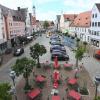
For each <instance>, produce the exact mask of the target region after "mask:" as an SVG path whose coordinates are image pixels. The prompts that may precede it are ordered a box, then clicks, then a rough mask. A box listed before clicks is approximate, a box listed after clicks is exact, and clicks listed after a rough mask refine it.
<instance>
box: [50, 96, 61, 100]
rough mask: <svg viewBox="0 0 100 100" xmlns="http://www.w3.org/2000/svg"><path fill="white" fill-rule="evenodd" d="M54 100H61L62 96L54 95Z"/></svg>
mask: <svg viewBox="0 0 100 100" xmlns="http://www.w3.org/2000/svg"><path fill="white" fill-rule="evenodd" d="M52 100H60V96H59V95H56V96H55V95H53V96H52Z"/></svg>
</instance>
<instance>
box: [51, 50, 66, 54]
mask: <svg viewBox="0 0 100 100" xmlns="http://www.w3.org/2000/svg"><path fill="white" fill-rule="evenodd" d="M53 52H60V53H62V54H64V55H66V54H67V53H66V51H62V50H57V49H55V50H52V53H53Z"/></svg>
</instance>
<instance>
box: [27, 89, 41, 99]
mask: <svg viewBox="0 0 100 100" xmlns="http://www.w3.org/2000/svg"><path fill="white" fill-rule="evenodd" d="M40 93H41V91H40V90H39V89H34V90H32V91H31V92H29V93H27V95H28V97H30V98H31V99H32V100H33V99H34V98H36V97H37V96H38V95H39V94H40Z"/></svg>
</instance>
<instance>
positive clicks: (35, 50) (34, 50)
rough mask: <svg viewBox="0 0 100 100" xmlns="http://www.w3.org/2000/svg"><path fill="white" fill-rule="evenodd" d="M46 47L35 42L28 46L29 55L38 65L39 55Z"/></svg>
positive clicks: (44, 51)
mask: <svg viewBox="0 0 100 100" xmlns="http://www.w3.org/2000/svg"><path fill="white" fill-rule="evenodd" d="M46 52H47V51H46V48H45V46H44V45H40V44H39V43H36V44H35V45H33V46H31V47H30V55H31V57H32V58H33V59H35V60H37V62H38V65H39V56H42V55H43V54H45V53H46Z"/></svg>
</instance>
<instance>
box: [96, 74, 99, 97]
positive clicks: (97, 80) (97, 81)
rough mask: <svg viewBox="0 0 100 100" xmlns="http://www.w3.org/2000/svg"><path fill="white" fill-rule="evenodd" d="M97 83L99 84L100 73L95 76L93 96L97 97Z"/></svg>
mask: <svg viewBox="0 0 100 100" xmlns="http://www.w3.org/2000/svg"><path fill="white" fill-rule="evenodd" d="M99 84H100V73H99V74H97V75H96V76H95V85H96V90H95V98H96V97H97V91H98V90H97V89H98V86H99Z"/></svg>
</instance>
